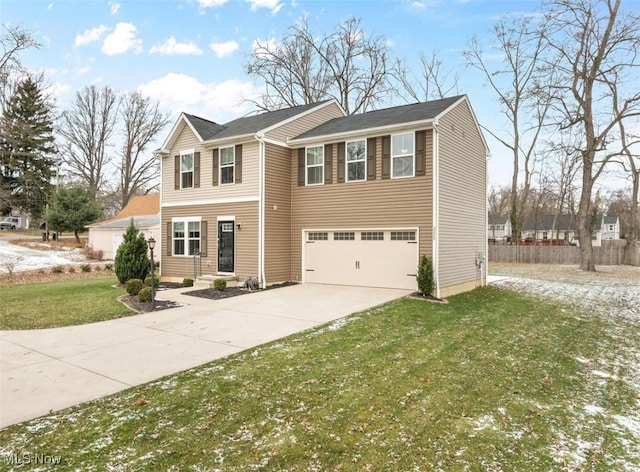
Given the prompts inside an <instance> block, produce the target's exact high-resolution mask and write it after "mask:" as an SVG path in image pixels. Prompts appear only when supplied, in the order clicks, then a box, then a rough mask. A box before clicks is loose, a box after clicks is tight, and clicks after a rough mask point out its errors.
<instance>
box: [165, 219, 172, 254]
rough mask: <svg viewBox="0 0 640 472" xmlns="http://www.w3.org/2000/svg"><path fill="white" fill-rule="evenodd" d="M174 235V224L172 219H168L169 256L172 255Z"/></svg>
mask: <svg viewBox="0 0 640 472" xmlns="http://www.w3.org/2000/svg"><path fill="white" fill-rule="evenodd" d="M172 236H173V225H172V224H171V221H167V238H166V240H167V256H170V255H171V245H172V244H173V243H172V240H173V239H172Z"/></svg>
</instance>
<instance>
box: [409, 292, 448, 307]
mask: <svg viewBox="0 0 640 472" xmlns="http://www.w3.org/2000/svg"><path fill="white" fill-rule="evenodd" d="M407 298H411V299H412V300H422V301H425V302H431V303H442V304H446V303H449V302H448V301H447V300H446V299H444V298H438V297H434V296H433V295H423V294H422V293H420V292H413V293H410V294H409V295H407Z"/></svg>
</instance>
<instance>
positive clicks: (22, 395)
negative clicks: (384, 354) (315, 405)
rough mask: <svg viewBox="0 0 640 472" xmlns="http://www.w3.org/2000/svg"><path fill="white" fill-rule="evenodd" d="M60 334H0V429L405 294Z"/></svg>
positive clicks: (217, 305)
mask: <svg viewBox="0 0 640 472" xmlns="http://www.w3.org/2000/svg"><path fill="white" fill-rule="evenodd" d="M189 290H191V289H178V290H167V291H164V292H161V293H160V294H159V295H160V297H161V298H164V299H169V300H173V301H177V302H181V303H184V304H185V306H182V307H179V308H172V309H168V310H161V311H157V312H153V313H145V314H141V315H135V316H130V317H126V318H119V319H116V320H110V321H103V322H99V323H92V324H89V325H83V326H71V327H66V328H55V329H44V330H32V331H0V359H1V362H0V428H2V427H6V426H8V425H11V424H14V423H17V422H20V421H25V420H28V419H31V418H36V417H38V416H41V415H43V414H46V413H49V412H50V411H56V410H60V409H63V408H66V407H70V406H73V405H76V404H79V403H82V402H85V401H89V400H93V399H96V398H100V397H103V396H105V395H109V394H111V393H114V392H117V391H120V390H123V389H126V388H128V387H131V386H134V385H140V384H143V383H146V382H149V381H151V380H155V379H158V378H160V377H163V376H165V375H169V374H172V373H175V372H180V371H182V370H186V369H189V368H192V367H196V366H199V365H202V364H205V363H207V362H210V361H213V360H216V359H220V358H222V357H225V356H228V355H230V354H233V353H236V352H239V351H242V350H244V349H248V348H251V347H254V346H258V345H260V344H264V343H266V342H270V341H273V340H276V339H280V338H282V337H285V336H288V335H290V334H293V333H296V332H299V331H303V330H305V329H309V328H312V327H314V326H318V325H321V324H323V323H326V322H330V321H333V320H336V319H339V318H342V317H344V316H346V315H349V314H351V313H354V312H358V311H363V310H366V309H369V308H371V307H373V306H376V305H380V304H382V303H386V302H388V301H391V300H394V299H397V298H401V297H403V296H405V295H407V294H409V292H408V291H406V290H392V289H376V288H366V287H344V286H333V285H316V284H299V285H294V286H289V287H282V288H278V289H273V290H265V291H260V292H257V293H253V294H248V295H242V296H239V297H232V298H227V299H223V300H209V299H204V298H197V297H192V296H188V295H184V294H183V292H187V291H189Z"/></svg>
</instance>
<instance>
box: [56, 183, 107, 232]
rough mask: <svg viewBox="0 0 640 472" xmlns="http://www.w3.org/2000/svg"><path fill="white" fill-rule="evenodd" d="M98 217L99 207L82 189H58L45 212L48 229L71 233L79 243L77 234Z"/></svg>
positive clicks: (86, 190) (87, 192)
mask: <svg viewBox="0 0 640 472" xmlns="http://www.w3.org/2000/svg"><path fill="white" fill-rule="evenodd" d="M99 216H100V206H99V205H98V204H97V203H96V202H95V200H93V198H92V196H91V192H90V191H89V190H88V189H86V188H83V187H58V189H57V190H56V192H55V194H54V195H53V197H52V199H51V206H50V208H49V211H48V212H47V221H48V222H49V228H51V229H53V230H54V231H73V233H74V235H75V237H76V241H77V242H78V243H79V242H80V236H79V234H78V233H79V232H80V231H83V230H84V228H85V226H87V225H88V224H89V223H93V222H94V221H96V220H97V219H98V217H99Z"/></svg>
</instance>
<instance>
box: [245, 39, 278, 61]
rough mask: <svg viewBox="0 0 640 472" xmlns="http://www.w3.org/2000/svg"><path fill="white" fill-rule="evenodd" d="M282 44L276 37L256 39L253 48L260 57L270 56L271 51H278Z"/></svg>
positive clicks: (254, 52)
mask: <svg viewBox="0 0 640 472" xmlns="http://www.w3.org/2000/svg"><path fill="white" fill-rule="evenodd" d="M279 47H280V45H279V44H278V41H276V40H275V39H274V38H269V39H266V40H262V39H254V40H253V44H252V45H251V50H252V52H253V54H254V55H256V56H258V57H268V56H269V54H270V52H273V51H277V50H278V48H279Z"/></svg>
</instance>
